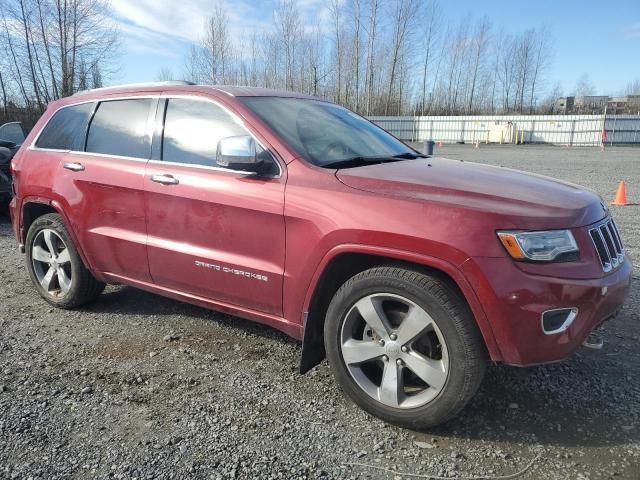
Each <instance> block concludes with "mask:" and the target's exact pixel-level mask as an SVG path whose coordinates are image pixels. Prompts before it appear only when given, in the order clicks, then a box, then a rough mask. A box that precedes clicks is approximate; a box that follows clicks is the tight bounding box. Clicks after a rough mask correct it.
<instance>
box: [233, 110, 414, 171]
mask: <svg viewBox="0 0 640 480" xmlns="http://www.w3.org/2000/svg"><path fill="white" fill-rule="evenodd" d="M238 100H240V101H241V102H243V103H244V104H245V105H246V106H247V107H249V108H250V109H251V110H252V111H253V112H254V113H255V114H256V115H258V116H259V117H260V118H261V119H262V120H263V121H264V122H265V123H266V124H267V125H268V126H269V127H271V128H272V129H273V130H274V131H275V132H276V133H277V134H278V135H279V136H280V137H281V138H282V139H283V140H284V141H285V142H287V143H288V144H289V145H290V146H291V147H293V149H294V150H295V151H296V152H297V153H298V154H300V155H301V156H302V157H304V158H305V159H307V160H308V161H310V162H311V163H313V164H315V165H318V166H320V167H323V166H327V167H331V168H334V166H335V164H336V162H340V161H341V160H348V159H353V158H360V157H365V158H368V157H377V158H381V157H393V156H396V155H402V154H406V153H415V152H414V151H412V150H411V149H410V148H409V147H407V146H406V145H405V144H404V143H402V142H401V141H400V140H398V139H396V138H395V137H393V136H391V135H390V134H388V133H387V132H385V131H384V130H382V129H381V128H379V127H377V126H375V125H374V124H372V123H371V122H368V121H367V120H365V119H364V118H362V117H360V116H359V115H356V114H355V113H353V112H351V111H349V110H347V109H346V108H342V107H340V106H338V105H334V104H332V103H327V102H322V101H317V100H307V99H300V98H280V97H240V98H239V99H238ZM332 164H333V165H332Z"/></svg>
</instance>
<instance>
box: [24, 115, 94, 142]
mask: <svg viewBox="0 0 640 480" xmlns="http://www.w3.org/2000/svg"><path fill="white" fill-rule="evenodd" d="M93 107H94V104H93V103H83V104H81V105H74V106H72V107H65V108H62V109H60V110H58V111H57V112H56V113H55V114H54V115H53V117H52V118H51V120H49V123H47V126H46V127H44V130H42V133H41V134H40V137H38V141H37V142H36V147H38V148H55V149H57V150H75V151H82V150H84V136H85V133H86V132H87V122H88V121H89V116H90V115H91V112H92V111H93Z"/></svg>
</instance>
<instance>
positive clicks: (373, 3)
mask: <svg viewBox="0 0 640 480" xmlns="http://www.w3.org/2000/svg"><path fill="white" fill-rule="evenodd" d="M380 5H381V0H369V30H368V32H367V35H368V41H367V67H366V77H367V78H366V87H365V89H366V91H367V106H366V109H365V113H366V114H367V115H370V114H371V112H372V108H373V85H374V74H375V72H374V61H375V60H374V59H375V49H376V46H377V44H376V36H377V33H378V12H379V10H380Z"/></svg>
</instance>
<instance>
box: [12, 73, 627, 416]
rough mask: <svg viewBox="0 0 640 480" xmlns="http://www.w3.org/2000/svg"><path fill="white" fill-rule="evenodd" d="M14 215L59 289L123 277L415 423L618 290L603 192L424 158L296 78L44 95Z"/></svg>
mask: <svg viewBox="0 0 640 480" xmlns="http://www.w3.org/2000/svg"><path fill="white" fill-rule="evenodd" d="M12 172H13V175H14V182H15V190H16V196H15V198H14V199H13V200H12V203H11V215H12V221H13V228H14V231H15V235H16V238H17V240H18V243H19V245H20V249H21V250H22V251H23V252H26V259H27V261H26V264H27V269H28V272H29V275H30V276H31V279H32V280H33V283H34V285H35V288H36V289H37V290H38V292H39V293H40V295H42V297H43V298H44V299H45V300H46V301H48V302H49V303H51V304H53V305H56V306H58V307H61V308H73V307H77V306H79V305H82V304H85V303H87V302H89V301H91V300H94V299H95V298H96V297H97V296H98V295H100V293H101V292H102V290H103V289H104V286H105V284H107V283H120V284H126V285H131V286H134V287H137V288H141V289H144V290H148V291H150V292H154V293H157V294H160V295H165V296H167V297H171V298H174V299H178V300H182V301H186V302H189V303H193V304H197V305H202V306H204V307H209V308H212V309H215V310H219V311H224V312H228V313H232V314H234V315H238V316H241V317H245V318H248V319H251V320H254V321H257V322H261V323H264V324H266V325H269V326H272V327H275V328H277V329H279V330H281V331H283V332H286V333H287V334H289V335H291V336H292V337H295V338H297V339H300V340H302V342H303V350H302V358H301V370H302V371H303V372H305V371H307V370H309V369H310V368H312V367H313V366H314V365H316V364H317V363H318V362H320V361H321V360H322V359H323V358H324V357H325V355H326V356H327V357H328V359H329V362H330V364H331V366H332V368H333V371H334V373H335V377H336V380H337V382H338V383H339V385H340V386H341V387H342V389H343V390H344V391H345V392H346V393H347V394H348V395H349V396H350V397H351V398H352V399H353V400H354V401H355V402H356V403H357V404H358V405H360V406H361V407H362V408H364V409H365V410H367V411H369V412H371V413H372V414H374V415H377V416H378V417H380V418H383V419H385V420H387V421H389V422H393V423H395V424H398V425H402V426H406V427H413V428H424V427H429V426H433V425H436V424H439V423H442V422H444V421H446V420H448V419H450V418H451V417H453V416H454V415H456V414H457V413H458V412H459V411H460V410H461V409H462V408H463V407H464V405H465V404H466V403H467V402H468V401H469V399H470V398H471V397H472V396H473V394H474V393H475V391H476V389H477V388H478V386H479V385H480V382H481V380H482V377H483V374H484V371H485V366H486V365H487V363H488V362H489V361H493V362H502V363H505V364H510V365H518V366H523V365H533V364H540V363H545V362H555V361H558V360H562V359H564V358H565V357H567V356H568V355H570V354H571V353H572V352H574V351H575V350H576V349H577V348H578V347H579V346H580V345H581V344H582V343H583V341H584V340H585V339H586V338H587V336H588V335H589V334H590V332H591V331H592V330H593V329H594V328H596V327H598V326H599V325H600V324H601V323H602V322H604V321H605V320H607V319H608V318H610V317H612V316H613V315H614V314H615V313H616V312H617V310H618V309H619V308H620V307H621V305H622V304H623V302H624V300H625V298H626V296H627V294H628V291H629V285H630V277H631V271H632V265H631V262H630V261H629V259H628V258H627V256H626V254H625V250H624V246H623V242H622V239H621V237H620V234H619V231H618V228H617V227H616V224H615V222H614V220H613V218H612V217H611V215H610V213H609V211H608V209H607V207H606V205H605V204H604V203H603V202H602V200H601V199H600V198H599V197H598V196H597V195H596V194H594V193H593V192H590V191H587V190H585V189H583V188H581V187H578V186H576V185H572V184H569V183H565V182H560V181H557V180H553V179H551V178H547V177H542V176H539V175H530V174H526V173H523V172H519V171H515V170H509V169H506V168H499V167H492V166H485V165H479V164H475V163H469V162H461V161H454V160H448V159H445V158H429V157H426V156H425V155H423V154H421V153H420V152H418V151H415V150H413V149H411V148H409V147H408V146H407V145H405V144H403V143H402V142H400V141H399V140H397V139H396V138H394V137H393V136H391V135H390V134H388V133H386V132H385V131H383V130H382V129H380V128H378V127H377V126H375V125H374V124H372V123H370V122H368V121H367V120H365V119H364V118H362V117H359V116H358V115H356V114H354V113H352V112H350V111H349V110H347V109H345V108H342V107H339V106H337V105H334V104H332V103H329V102H327V101H324V100H321V99H317V98H312V97H309V96H305V95H300V94H295V93H289V92H277V91H271V90H263V89H256V88H242V87H205V86H194V85H187V84H181V83H177V84H176V83H171V84H159V85H158V84H156V85H147V86H130V87H120V88H108V89H100V90H94V91H89V92H84V93H82V94H78V95H75V96H73V97H71V98H66V99H64V100H60V101H57V102H53V103H51V104H50V106H49V108H48V110H47V111H46V113H45V114H44V116H43V117H42V119H41V120H40V121H39V122H38V124H37V125H36V127H35V128H34V129H33V131H32V132H31V134H30V135H29V137H28V138H27V140H26V141H25V142H24V145H23V146H22V148H21V149H20V150H19V152H18V154H17V155H16V157H15V158H14V159H13V162H12Z"/></svg>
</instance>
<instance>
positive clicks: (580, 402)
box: [421, 350, 640, 447]
mask: <svg viewBox="0 0 640 480" xmlns="http://www.w3.org/2000/svg"><path fill="white" fill-rule="evenodd" d="M603 355H605V354H604V353H603V352H593V353H591V352H585V351H584V350H581V351H579V352H578V353H576V354H575V355H574V356H573V357H572V358H570V359H568V360H566V361H565V362H562V363H558V364H553V365H546V366H537V367H529V368H518V367H510V366H505V365H493V366H490V367H489V368H488V370H487V374H486V377H485V379H484V382H483V384H482V385H481V387H480V389H479V391H478V392H477V394H476V395H475V397H474V398H473V399H472V400H471V402H470V403H469V405H468V406H467V407H466V408H465V409H464V410H463V411H462V412H461V413H460V415H459V416H458V417H457V418H455V419H454V420H452V421H450V422H448V423H446V424H445V425H443V426H440V427H438V428H435V429H432V430H430V431H429V432H421V433H422V434H427V437H429V435H430V436H433V435H439V436H442V437H456V438H468V439H476V440H484V441H490V442H505V443H507V442H508V443H514V442H515V443H520V444H523V445H530V446H537V445H543V446H544V445H557V446H564V447H569V446H577V447H606V446H614V445H620V444H629V445H630V444H633V443H637V442H640V431H639V428H638V411H639V409H638V403H639V401H638V399H639V398H640V396H639V395H638V386H637V381H636V382H635V383H633V382H630V381H625V368H624V367H623V366H622V365H619V366H618V367H614V368H613V369H610V368H602V366H601V365H600V361H601V360H604V359H603V358H602V356H603ZM599 356H600V358H598V357H599ZM612 370H613V371H612ZM615 370H618V372H617V374H616V373H615V372H614V371H615ZM627 378H629V377H627Z"/></svg>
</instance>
